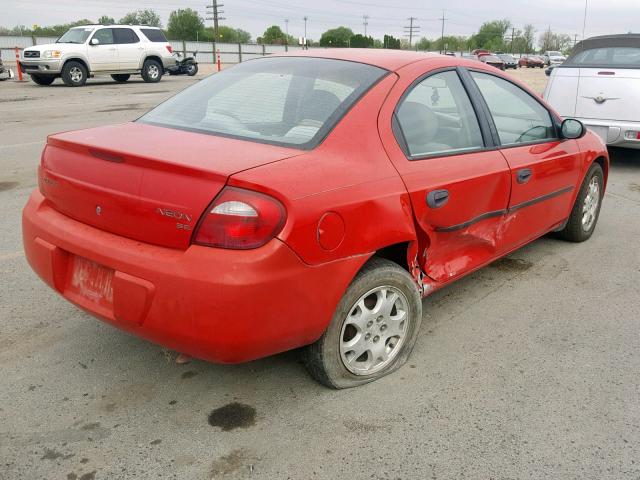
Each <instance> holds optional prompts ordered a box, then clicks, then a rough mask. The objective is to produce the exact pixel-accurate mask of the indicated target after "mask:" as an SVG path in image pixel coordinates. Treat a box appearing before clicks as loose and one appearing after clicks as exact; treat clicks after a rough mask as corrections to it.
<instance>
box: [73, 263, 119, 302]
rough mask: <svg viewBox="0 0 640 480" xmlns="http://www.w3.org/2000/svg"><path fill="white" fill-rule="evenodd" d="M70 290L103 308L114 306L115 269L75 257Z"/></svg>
mask: <svg viewBox="0 0 640 480" xmlns="http://www.w3.org/2000/svg"><path fill="white" fill-rule="evenodd" d="M72 261H73V265H72V268H71V276H70V278H69V283H68V287H67V288H68V289H69V290H71V291H72V292H75V293H76V294H78V295H80V296H82V297H84V298H87V299H89V300H91V301H92V302H95V303H97V304H100V305H103V306H111V305H113V269H111V268H108V267H105V266H104V265H100V264H98V263H96V262H92V261H91V260H88V259H86V258H83V257H78V256H74V257H73V260H72Z"/></svg>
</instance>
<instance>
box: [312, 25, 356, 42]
mask: <svg viewBox="0 0 640 480" xmlns="http://www.w3.org/2000/svg"><path fill="white" fill-rule="evenodd" d="M351 37H353V31H352V30H351V29H350V28H347V27H337V28H332V29H330V30H327V31H326V32H324V33H323V34H322V36H321V37H320V46H321V47H348V46H349V40H351Z"/></svg>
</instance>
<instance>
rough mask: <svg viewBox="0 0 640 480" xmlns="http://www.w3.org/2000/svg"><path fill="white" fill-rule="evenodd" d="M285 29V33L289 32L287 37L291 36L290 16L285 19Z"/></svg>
mask: <svg viewBox="0 0 640 480" xmlns="http://www.w3.org/2000/svg"><path fill="white" fill-rule="evenodd" d="M284 30H285V33H286V34H287V37H289V19H288V18H285V19H284Z"/></svg>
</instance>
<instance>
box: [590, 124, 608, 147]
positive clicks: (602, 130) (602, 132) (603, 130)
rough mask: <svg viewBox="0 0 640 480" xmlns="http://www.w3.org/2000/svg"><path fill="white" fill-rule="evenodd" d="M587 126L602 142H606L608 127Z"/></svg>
mask: <svg viewBox="0 0 640 480" xmlns="http://www.w3.org/2000/svg"><path fill="white" fill-rule="evenodd" d="M587 128H588V129H589V130H591V131H592V132H593V133H595V134H596V135H598V136H599V137H600V138H601V139H602V141H603V142H604V143H607V137H608V136H609V127H592V126H591V125H588V126H587Z"/></svg>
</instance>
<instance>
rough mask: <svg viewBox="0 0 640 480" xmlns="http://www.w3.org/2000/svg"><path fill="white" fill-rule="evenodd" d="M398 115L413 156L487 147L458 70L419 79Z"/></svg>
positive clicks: (397, 111) (402, 104) (410, 153)
mask: <svg viewBox="0 0 640 480" xmlns="http://www.w3.org/2000/svg"><path fill="white" fill-rule="evenodd" d="M396 118H397V121H398V125H399V126H400V130H401V132H402V136H403V137H404V140H405V143H406V147H407V150H408V154H409V156H410V157H414V158H415V157H418V158H419V157H424V156H427V155H436V154H447V153H452V152H464V151H468V150H476V149H479V148H483V147H484V142H483V140H482V133H481V131H480V126H479V124H478V119H477V117H476V114H475V111H474V110H473V106H472V105H471V101H470V100H469V97H468V96H467V92H466V91H465V89H464V87H463V86H462V82H461V81H460V78H459V77H458V74H457V73H456V72H455V71H447V72H442V73H437V74H435V75H431V76H430V77H427V78H426V79H424V80H423V81H422V82H420V83H418V84H417V85H416V86H415V87H413V89H412V90H411V92H410V93H409V94H408V95H407V96H406V97H405V99H404V100H403V101H402V103H401V104H400V106H399V107H398V108H397V110H396Z"/></svg>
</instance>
